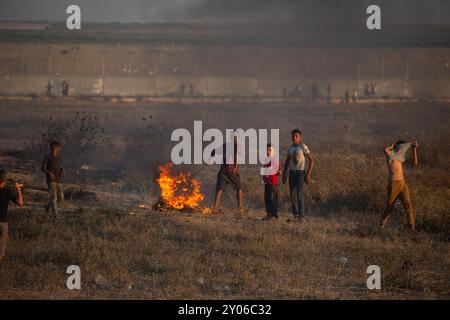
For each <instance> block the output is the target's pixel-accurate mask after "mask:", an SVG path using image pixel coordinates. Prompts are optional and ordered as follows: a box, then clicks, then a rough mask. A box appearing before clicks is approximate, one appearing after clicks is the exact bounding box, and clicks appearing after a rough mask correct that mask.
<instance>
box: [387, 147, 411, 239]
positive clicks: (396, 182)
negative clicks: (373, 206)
mask: <svg viewBox="0 0 450 320" xmlns="http://www.w3.org/2000/svg"><path fill="white" fill-rule="evenodd" d="M417 148H418V143H417V141H415V142H412V143H411V142H410V143H407V142H405V141H403V140H399V141H397V142H396V143H395V144H393V145H391V146H389V147H387V148H385V149H384V154H385V155H386V164H387V167H388V173H389V182H388V187H387V203H386V209H385V210H384V213H383V215H382V217H381V221H380V227H381V228H383V227H384V226H385V225H386V224H387V223H388V221H389V216H390V214H391V213H392V210H393V209H394V206H395V202H396V201H397V199H398V198H400V201H401V202H402V204H403V207H404V209H405V215H404V217H405V218H407V219H405V220H407V227H408V228H409V229H411V231H413V232H415V231H416V224H415V220H414V209H413V206H412V204H411V198H410V196H409V188H408V185H407V184H406V182H405V178H404V176H403V163H405V162H407V161H406V157H405V155H406V152H408V150H409V149H412V164H413V166H415V167H416V166H417V165H418V164H419V160H418V157H417ZM405 222H406V221H405Z"/></svg>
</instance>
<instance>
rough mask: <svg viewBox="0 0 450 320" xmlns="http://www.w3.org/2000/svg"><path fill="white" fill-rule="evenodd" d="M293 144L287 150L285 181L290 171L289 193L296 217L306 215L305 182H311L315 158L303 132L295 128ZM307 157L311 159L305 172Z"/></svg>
mask: <svg viewBox="0 0 450 320" xmlns="http://www.w3.org/2000/svg"><path fill="white" fill-rule="evenodd" d="M291 138H292V145H291V146H290V147H289V149H288V152H287V158H286V161H285V163H284V170H283V183H286V180H287V173H288V171H289V193H290V196H291V206H292V213H293V214H294V219H302V218H304V217H305V197H304V194H303V188H304V185H305V183H306V184H308V183H310V182H311V172H312V169H313V167H314V158H313V157H312V154H311V152H310V151H309V148H308V146H307V145H305V144H304V143H302V132H301V131H300V130H299V129H294V130H292V132H291ZM306 159H308V160H309V164H308V169H307V170H306V172H305V167H306Z"/></svg>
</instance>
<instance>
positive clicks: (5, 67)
mask: <svg viewBox="0 0 450 320" xmlns="http://www.w3.org/2000/svg"><path fill="white" fill-rule="evenodd" d="M63 81H68V82H69V84H70V95H88V96H102V95H105V96H116V95H117V96H180V95H181V91H182V90H181V88H182V87H184V95H185V96H190V95H191V88H192V90H193V95H194V96H205V97H208V96H218V97H255V96H260V97H280V96H283V95H288V96H289V95H292V94H293V92H294V88H295V87H296V86H301V87H302V91H303V95H304V96H308V95H310V93H311V85H312V84H313V83H314V82H315V83H317V85H318V87H319V90H320V94H321V95H322V96H326V95H327V87H328V85H330V86H331V91H330V94H331V97H332V98H338V97H343V96H344V92H345V91H346V90H348V91H349V92H350V94H351V93H352V92H353V90H354V89H357V90H358V93H359V96H362V94H363V91H364V85H365V84H374V85H376V87H377V96H379V97H382V96H385V97H412V98H429V97H440V98H441V97H444V98H449V97H450V49H449V48H408V49H406V48H308V47H283V48H271V47H254V46H253V47H249V46H233V47H226V46H210V47H201V46H160V47H150V46H112V45H109V46H106V45H79V46H78V45H77V46H71V45H51V46H50V45H45V44H23V45H21V44H5V43H4V44H0V94H1V95H46V94H47V88H48V85H49V83H50V84H51V86H52V95H61V91H62V88H61V86H62V82H63Z"/></svg>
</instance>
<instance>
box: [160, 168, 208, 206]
mask: <svg viewBox="0 0 450 320" xmlns="http://www.w3.org/2000/svg"><path fill="white" fill-rule="evenodd" d="M172 167H173V163H168V164H166V165H164V166H160V167H159V178H158V179H156V182H157V183H158V185H159V188H160V190H161V199H160V203H159V204H158V206H159V207H160V209H162V206H164V207H165V208H168V209H176V210H185V209H200V210H201V211H202V212H203V213H209V208H201V207H200V206H199V204H200V202H202V201H203V199H204V198H205V196H204V195H203V194H202V193H201V191H200V181H199V180H198V179H196V178H193V177H191V174H190V173H185V172H180V173H178V174H177V175H172V173H171V169H172Z"/></svg>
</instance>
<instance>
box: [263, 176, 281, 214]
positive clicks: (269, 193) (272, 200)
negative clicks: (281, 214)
mask: <svg viewBox="0 0 450 320" xmlns="http://www.w3.org/2000/svg"><path fill="white" fill-rule="evenodd" d="M264 205H265V206H266V212H267V216H268V217H277V218H278V185H276V184H264Z"/></svg>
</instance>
